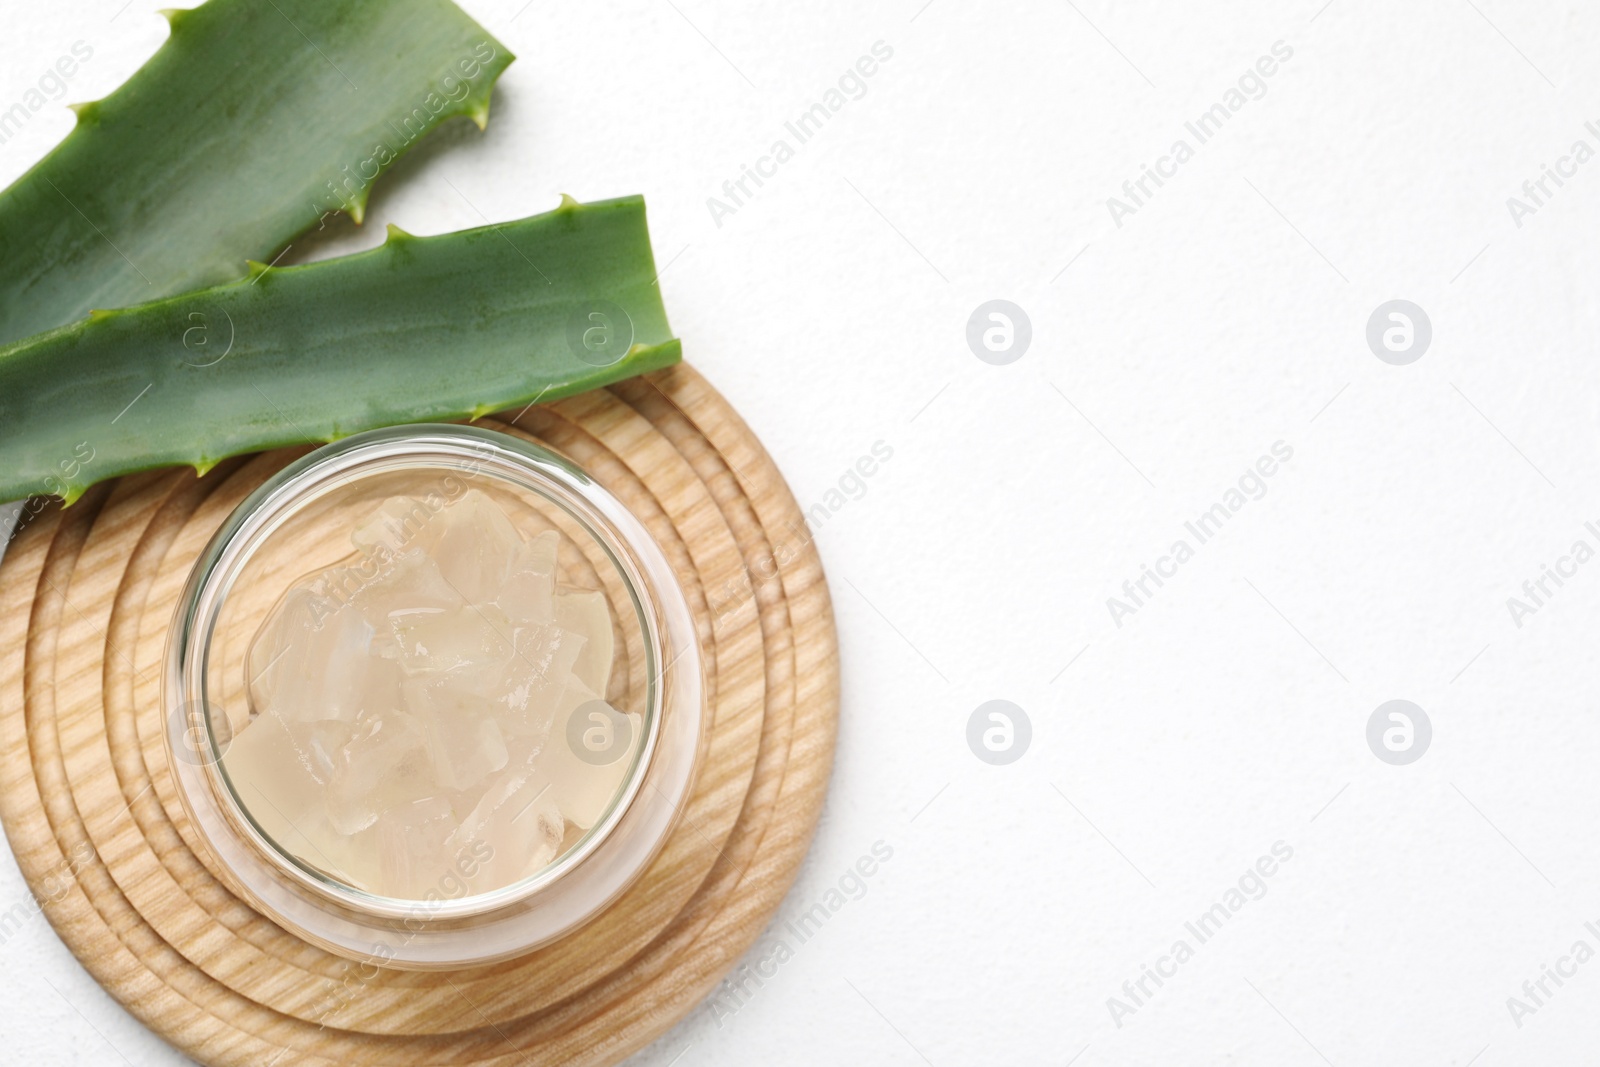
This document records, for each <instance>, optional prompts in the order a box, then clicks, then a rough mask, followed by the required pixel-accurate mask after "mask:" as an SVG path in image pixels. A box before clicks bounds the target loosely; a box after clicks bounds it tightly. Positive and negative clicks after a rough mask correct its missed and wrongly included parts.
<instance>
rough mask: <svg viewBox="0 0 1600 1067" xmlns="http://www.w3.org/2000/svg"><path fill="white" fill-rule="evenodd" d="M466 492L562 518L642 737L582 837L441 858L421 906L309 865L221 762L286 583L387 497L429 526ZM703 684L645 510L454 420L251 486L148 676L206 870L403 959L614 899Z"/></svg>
mask: <svg viewBox="0 0 1600 1067" xmlns="http://www.w3.org/2000/svg"><path fill="white" fill-rule="evenodd" d="M472 490H477V491H479V492H483V493H485V494H487V495H488V496H489V497H490V498H491V499H493V500H494V501H495V502H496V503H497V504H498V505H499V506H500V507H501V509H502V510H504V511H505V512H506V514H507V515H508V517H510V518H511V520H512V525H513V526H514V527H515V528H516V529H517V530H518V532H519V533H521V534H524V535H527V534H537V533H540V532H543V531H548V530H555V531H557V533H558V534H559V535H560V536H559V554H558V560H559V577H560V579H561V581H562V582H563V583H565V584H570V585H573V586H577V587H580V588H588V589H596V590H599V591H600V592H602V593H603V594H604V598H603V599H604V603H605V604H606V606H607V610H608V611H609V613H610V615H611V619H612V623H613V633H614V635H615V637H614V644H615V649H616V652H615V657H616V659H615V662H614V667H613V670H612V673H611V675H610V678H609V682H608V683H607V691H606V692H605V693H604V694H602V696H604V697H605V698H606V700H607V701H608V702H609V703H610V704H611V705H612V706H613V707H614V708H616V709H617V710H618V711H627V712H630V713H635V714H637V716H638V718H637V720H634V719H633V717H632V716H631V715H630V716H628V717H626V718H625V719H624V718H623V717H622V716H618V718H619V719H620V720H622V725H623V727H624V729H626V724H627V722H631V721H637V722H638V723H639V724H641V725H639V726H638V727H637V728H638V730H639V733H640V735H641V736H640V738H639V740H638V743H637V744H632V746H631V747H630V748H629V750H628V751H629V752H631V765H630V766H629V768H628V769H627V771H626V772H625V773H624V774H623V775H622V776H621V779H620V781H621V784H620V786H618V787H617V789H616V791H615V793H614V795H613V796H612V800H611V802H610V804H609V805H608V806H607V807H606V808H605V810H604V813H603V815H601V816H599V817H598V818H597V819H595V820H594V821H593V823H592V825H591V826H590V827H589V828H587V829H586V830H582V831H579V830H578V828H576V827H574V826H571V825H570V824H569V826H568V835H567V838H565V839H563V840H562V842H561V851H560V852H559V853H558V854H557V856H556V858H555V859H553V860H551V861H550V862H549V863H548V864H546V865H545V866H544V867H543V868H542V869H539V870H537V871H536V872H534V873H532V874H530V875H528V876H526V877H523V878H521V880H519V881H515V882H513V883H512V884H508V885H504V886H500V887H498V888H493V889H491V890H490V891H486V892H479V891H475V890H473V889H471V888H469V886H468V873H469V872H466V871H465V870H464V869H463V870H462V871H459V872H458V871H453V870H448V869H447V870H445V871H444V872H443V873H442V875H441V877H440V879H439V883H438V885H437V886H436V887H434V888H433V889H431V890H430V891H428V892H426V893H424V894H421V895H420V896H419V897H418V899H411V898H400V897H385V896H379V895H375V894H373V893H371V892H368V891H366V890H365V889H363V888H360V887H358V886H357V885H353V884H348V883H347V882H346V881H344V880H342V879H341V877H340V875H339V873H338V870H337V868H336V867H332V866H331V865H327V864H321V863H318V862H315V858H314V857H311V858H309V859H308V856H307V855H306V854H305V849H304V848H303V847H302V848H296V847H290V846H288V845H286V844H284V843H283V842H280V841H278V840H275V839H274V837H273V836H272V835H271V834H269V833H268V832H267V831H265V830H263V829H262V826H261V825H260V820H258V819H257V818H255V817H253V816H252V812H251V807H250V804H248V803H246V802H244V801H242V800H241V790H240V788H239V787H238V785H239V783H235V782H234V781H232V779H231V778H230V775H229V773H228V761H227V759H226V755H227V751H228V746H229V745H230V743H231V741H232V739H233V738H234V736H235V734H236V732H237V731H239V730H241V729H243V728H245V727H246V726H248V725H249V723H250V721H251V717H252V716H253V715H257V714H259V709H256V708H253V707H252V698H251V686H250V679H249V677H248V676H247V675H248V671H247V666H248V661H249V655H248V653H249V648H250V645H251V642H252V641H253V640H254V639H255V637H256V635H257V634H258V633H260V632H261V630H262V625H263V622H264V620H265V619H266V618H267V617H268V615H269V613H270V612H271V611H272V609H273V607H274V605H276V604H278V603H279V602H280V601H282V600H283V598H284V596H285V593H286V591H287V590H289V589H290V587H291V586H293V585H294V584H295V583H296V582H297V581H300V580H302V579H304V578H305V577H306V576H307V575H309V574H312V573H315V572H317V571H320V570H323V569H325V568H328V567H330V566H332V565H334V564H336V563H339V562H340V561H341V560H348V558H350V557H351V555H352V549H351V532H352V530H353V529H354V528H355V526H356V524H357V523H358V522H359V521H360V520H361V519H362V518H364V517H366V516H369V515H370V514H371V513H372V511H373V509H374V508H375V507H377V506H379V505H380V504H382V502H383V501H385V500H392V499H394V498H396V497H403V498H409V500H410V501H413V502H417V505H418V511H417V515H418V516H419V521H426V517H427V515H428V514H436V513H437V512H438V511H439V510H441V509H443V508H445V507H448V506H449V505H450V504H452V503H453V502H454V501H455V500H458V499H460V498H461V497H462V496H463V495H464V494H465V493H467V492H469V491H472ZM703 690H704V680H703V677H702V659H701V653H700V648H699V643H698V641H697V640H696V636H695V625H694V619H693V616H692V615H691V613H690V610H689V606H688V602H687V601H686V599H685V597H684V594H683V590H682V589H681V587H680V586H679V585H678V582H677V579H676V577H675V575H674V574H673V571H672V568H671V566H670V565H669V563H668V562H667V559H666V556H665V555H664V554H663V553H662V551H661V549H660V547H659V546H658V545H657V544H656V542H655V541H654V539H653V538H652V537H651V536H650V534H649V532H648V531H647V530H646V529H645V527H644V525H643V523H641V522H640V521H639V520H638V518H636V517H635V516H634V515H633V514H632V513H631V512H630V511H629V510H628V509H627V508H626V507H625V506H624V505H623V504H622V503H621V502H620V501H619V500H618V499H617V498H616V497H614V496H613V495H612V494H611V493H609V492H608V491H606V490H605V489H604V488H602V487H601V486H600V485H598V484H597V483H596V482H594V481H593V480H592V479H590V478H589V477H588V476H587V475H585V474H584V473H583V471H581V470H580V469H579V468H577V467H576V466H574V465H573V464H572V463H570V462H569V461H567V460H566V459H564V458H562V457H560V456H558V455H556V454H555V453H553V452H550V451H549V450H547V449H544V448H540V447H538V446H536V445H533V444H529V443H527V442H525V441H523V440H521V439H520V438H517V437H513V436H511V435H509V434H504V433H498V432H494V431H490V430H485V429H481V428H477V427H471V426H458V425H414V426H405V427H397V428H391V429H383V430H374V431H370V432H367V433H361V434H357V435H355V436H353V437H349V438H346V439H344V440H342V441H339V442H337V443H335V444H331V445H327V446H324V447H322V448H319V449H317V450H316V451H314V452H312V453H310V454H309V455H307V456H305V457H303V458H301V459H300V460H298V461H296V462H294V463H291V464H290V465H289V466H287V467H285V468H284V469H283V470H282V471H280V472H279V473H277V474H276V475H274V476H273V477H271V478H270V479H268V480H267V482H266V483H265V484H263V485H262V486H261V487H260V488H258V489H257V490H256V491H255V492H253V493H251V494H250V496H249V497H248V498H247V499H246V500H245V501H244V502H243V503H242V504H240V505H239V506H238V507H237V508H236V509H235V510H234V512H233V513H232V514H231V515H230V516H229V518H228V519H227V520H226V521H225V522H224V523H223V524H222V526H221V528H220V529H218V531H217V532H216V534H215V535H214V536H213V537H212V539H211V541H210V543H209V544H208V545H207V547H206V549H205V551H204V552H203V553H202V554H201V556H200V558H199V560H198V562H197V563H196V564H195V566H194V569H193V571H192V572H191V573H190V576H189V580H188V583H187V584H186V586H185V588H184V590H183V593H182V595H181V597H180V599H179V602H178V607H177V612H176V615H175V618H174V620H173V625H172V628H171V630H170V632H169V635H168V640H167V651H166V661H165V667H164V674H163V699H164V702H165V706H166V712H167V723H168V727H167V752H168V757H169V764H170V766H171V768H172V772H173V776H174V779H175V781H176V785H177V792H178V795H179V797H180V798H181V801H182V803H183V805H184V808H185V810H186V811H187V812H188V814H189V816H190V819H191V822H192V824H193V826H194V829H195V831H196V833H197V834H198V836H199V838H200V840H201V842H202V843H203V846H204V847H205V848H206V849H207V850H208V851H209V852H210V853H211V857H212V859H213V860H214V863H213V864H212V866H213V869H214V870H216V871H218V872H219V873H220V874H221V875H222V876H223V877H224V879H225V881H226V882H227V883H228V884H229V886H230V888H231V889H232V890H233V891H234V892H236V893H238V894H239V895H241V896H243V897H244V898H245V899H247V900H249V901H250V902H251V903H252V904H254V905H255V907H256V908H257V909H258V910H260V911H261V912H263V913H264V914H266V915H267V916H268V917H270V918H271V919H273V920H274V921H275V922H277V923H278V924H279V925H281V926H283V927H284V928H286V929H288V930H290V931H291V932H293V933H295V934H298V935H299V936H301V937H303V938H305V939H306V940H308V941H310V942H312V943H314V944H317V945H320V946H322V947H323V948H325V949H327V950H329V951H331V952H334V953H337V954H339V955H341V956H345V957H347V958H351V959H359V960H363V961H369V962H371V961H376V962H378V963H381V964H384V965H388V966H396V967H407V968H417V969H426V968H444V967H460V966H467V965H471V964H477V963H486V962H491V961H494V960H501V959H506V958H510V957H513V956H516V955H519V954H522V953H525V952H527V951H529V950H530V949H532V948H535V947H537V946H539V945H542V944H546V943H548V942H550V941H552V940H554V939H556V938H559V937H561V936H563V935H564V934H567V933H570V932H571V931H573V930H575V929H577V928H578V927H580V926H581V925H583V924H584V923H586V922H588V921H589V920H591V919H593V918H594V917H595V916H596V915H598V914H599V913H600V912H601V911H602V910H604V909H605V908H606V907H607V906H608V905H609V904H611V903H612V902H613V901H614V900H616V898H617V897H618V896H619V895H620V894H621V893H622V892H623V891H624V890H625V889H626V888H627V887H628V886H629V885H630V884H632V882H633V881H634V880H635V879H636V878H637V877H638V876H639V875H640V874H641V873H642V872H643V870H644V869H645V867H646V866H647V865H648V864H649V862H650V860H651V859H652V858H653V857H654V856H655V855H656V853H657V852H658V851H659V849H660V848H661V846H662V844H663V843H664V842H665V841H666V838H667V836H668V834H669V833H670V832H671V830H672V828H673V826H674V825H675V823H676V820H677V816H678V813H679V811H680V810H681V808H682V806H683V804H684V802H685V800H686V799H687V797H688V794H689V789H690V786H691V783H692V779H693V776H694V771H695V766H696V763H697V759H698V754H699V751H700V749H701V747H702V737H701V732H702V723H701V719H702V704H703ZM574 718H576V715H574ZM601 725H602V726H605V725H606V724H605V723H601ZM569 736H571V737H572V742H571V743H574V744H576V743H578V742H577V740H576V737H577V735H576V734H575V732H574V731H572V730H564V731H563V730H557V731H553V732H552V733H551V735H550V736H549V738H548V739H547V740H546V741H545V744H546V745H558V744H566V743H569ZM582 736H585V737H587V736H588V735H586V734H585V735H582ZM579 755H580V757H581V755H582V754H581V753H579ZM591 762H592V760H591ZM279 836H286V835H284V834H280V835H279ZM408 840H409V839H408ZM457 859H458V861H461V862H469V863H470V862H471V860H470V859H463V858H462V857H458V858H457ZM351 881H355V879H351Z"/></svg>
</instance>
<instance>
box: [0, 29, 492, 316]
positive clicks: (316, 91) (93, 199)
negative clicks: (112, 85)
mask: <svg viewBox="0 0 1600 1067" xmlns="http://www.w3.org/2000/svg"><path fill="white" fill-rule="evenodd" d="M165 14H166V16H167V18H168V20H169V22H170V23H171V36H170V37H168V39H167V40H166V42H165V43H164V44H163V45H162V46H161V48H160V49H159V50H158V51H157V52H156V54H155V55H154V56H153V57H151V59H150V61H149V62H148V63H146V64H145V65H144V67H143V68H141V69H140V70H139V71H138V72H136V73H135V74H134V75H133V77H132V78H130V79H129V80H128V81H127V82H126V83H124V84H123V85H122V86H121V87H119V88H118V89H117V90H115V91H114V92H112V93H111V95H109V96H107V97H105V98H104V99H102V100H100V101H97V102H95V103H92V104H80V105H77V106H76V107H75V108H74V110H75V111H76V112H77V117H78V122H77V126H76V127H75V128H74V129H73V130H72V132H71V133H69V134H68V135H67V137H66V139H65V140H63V141H62V142H61V143H60V144H59V145H57V146H56V148H55V149H53V150H52V151H51V152H50V154H49V155H47V156H45V158H44V159H43V160H41V161H40V162H39V163H38V164H37V165H36V166H34V167H33V169H31V170H30V171H28V172H27V173H26V174H24V175H23V176H22V177H21V178H19V179H18V180H17V181H16V182H15V183H14V184H13V185H12V186H11V187H10V188H8V189H6V190H5V191H4V192H3V193H0V248H3V249H4V250H5V255H4V256H0V343H4V342H7V341H13V340H16V339H18V338H21V337H25V336H27V335H29V334H34V333H38V332H39V331H41V330H46V329H49V328H51V327H54V326H60V325H61V324H63V323H66V322H70V321H72V320H73V319H75V318H77V317H78V316H80V315H82V314H84V313H85V312H87V311H88V310H89V309H90V308H96V307H121V306H124V305H127V304H133V303H138V302H142V301H146V300H153V299H156V298H158V297H163V296H170V295H172V294H173V293H179V292H183V291H185V290H189V289H198V288H201V287H203V286H208V285H217V284H220V283H222V282H225V281H231V280H233V279H236V278H238V277H239V276H240V267H241V264H242V263H243V262H244V260H245V259H246V258H255V259H267V260H270V259H271V258H272V255H273V253H275V252H277V251H279V250H280V249H282V248H283V247H284V246H285V245H286V244H287V243H288V242H289V241H291V240H293V239H294V237H295V236H296V235H297V234H299V233H301V232H303V231H305V230H307V229H310V228H311V227H313V226H317V225H319V224H320V221H321V220H322V219H323V218H324V217H325V216H326V215H327V214H328V213H331V212H333V211H344V212H347V213H348V214H350V215H351V216H353V217H354V218H355V220H356V221H357V222H360V221H361V216H362V214H363V211H364V209H365V205H366V201H367V194H368V192H369V191H370V190H371V187H372V181H373V179H375V178H376V177H377V175H378V174H379V173H380V172H381V171H382V170H384V169H385V168H386V167H388V166H389V165H390V164H391V163H393V162H394V160H395V158H397V157H398V156H399V155H400V154H401V153H402V152H404V151H405V150H406V148H407V147H409V146H410V145H411V144H413V143H415V142H416V140H417V139H419V138H420V137H422V136H423V135H424V134H426V133H427V132H428V131H429V130H431V129H432V128H433V127H435V126H437V125H438V124H439V123H441V122H443V121H445V120H446V119H447V118H450V117H451V116H455V115H465V116H468V117H470V118H471V119H473V120H474V121H475V122H476V123H477V124H478V125H479V126H480V127H481V126H483V125H484V123H485V122H487V120H488V114H489V94H490V91H491V89H492V87H493V84H494V81H495V79H496V78H497V77H499V75H500V72H501V71H502V70H504V69H505V67H506V66H507V65H508V64H510V62H511V60H512V58H513V57H512V55H511V53H510V52H509V51H507V50H506V48H505V46H504V45H502V44H500V42H498V41H496V40H495V39H494V38H493V37H491V36H489V34H488V33H487V32H486V31H485V30H484V29H483V28H482V27H481V26H479V25H478V24H477V23H476V22H474V21H473V20H472V19H471V18H469V17H468V16H467V15H466V14H465V13H464V12H463V11H461V9H459V8H458V7H456V6H455V5H454V4H452V3H450V2H449V0H209V2H208V3H205V4H202V5H201V6H200V7H197V8H194V9H193V10H188V11H169V12H165ZM469 72H470V73H469Z"/></svg>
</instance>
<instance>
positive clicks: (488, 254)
mask: <svg viewBox="0 0 1600 1067" xmlns="http://www.w3.org/2000/svg"><path fill="white" fill-rule="evenodd" d="M680 358H681V352H680V346H679V344H678V342H677V341H676V340H674V339H673V337H672V332H671V330H670V328H669V327H668V325H667V318H666V312H665V310H664V309H663V308H662V306H661V296H660V290H659V289H658V288H657V286H656V269H655V261H654V257H653V256H652V255H651V252H650V236H649V232H648V230H647V228H646V224H645V209H644V200H643V199H642V198H641V197H628V198H624V199H619V200H606V201H600V202H597V203H593V204H579V203H577V202H576V201H573V200H571V199H570V198H563V201H562V205H561V206H560V207H559V208H557V209H556V210H554V211H552V212H548V213H546V214H543V215H536V216H534V217H532V218H528V219H523V220H521V221H518V222H509V223H505V224H502V225H496V226H485V227H481V228H478V229H473V230H463V231H460V232H457V233H448V234H441V235H439V236H437V237H413V236H411V235H409V234H406V233H404V232H403V231H401V230H399V229H396V228H394V227H390V230H389V237H388V240H387V241H385V243H384V244H383V245H381V246H379V247H378V248H374V249H371V250H370V251H366V252H360V253H357V254H355V255H351V256H344V257H342V258H339V259H330V260H324V261H322V262H320V263H311V264H307V265H305V266H301V267H279V268H270V267H266V266H264V265H262V264H259V263H258V264H252V265H251V274H250V277H249V278H248V279H247V280H241V281H238V282H234V283H231V284H228V285H222V286H217V287H214V288H210V289H202V290H198V291H196V292H192V293H184V294H181V295H179V296H175V297H169V298H167V299H164V300H156V301H152V302H150V303H146V304H140V305H137V306H135V307H130V308H123V309H121V310H117V311H94V312H91V313H90V315H89V318H88V319H86V320H83V321H80V322H77V323H74V324H72V325H70V326H63V327H60V328H58V329H55V330H51V331H49V332H47V333H43V334H39V335H37V336H35V337H31V338H28V339H26V340H23V341H19V342H16V343H14V344H11V345H8V346H6V347H3V348H0V501H6V500H15V499H19V498H21V497H26V496H32V495H43V494H53V495H56V496H60V497H63V498H64V499H65V500H66V501H67V502H68V503H70V502H71V501H73V500H75V499H77V497H78V496H80V495H81V494H82V493H83V491H84V490H85V489H86V488H88V487H89V486H90V485H92V484H94V483H95V482H98V481H101V480H102V479H105V478H110V477H114V476H116V475H121V474H128V473H132V472H134V471H140V470H147V469H150V468H153V467H166V466H185V465H186V466H192V467H194V468H196V470H199V471H202V472H203V471H205V470H209V469H210V468H211V466H213V465H214V464H215V463H216V462H217V461H219V460H221V459H224V458H226V457H228V456H234V455H239V454H240V453H244V452H254V451H257V450H260V449H265V448H275V447H278V446H281V445H289V444H301V443H307V442H325V441H333V440H336V439H338V438H340V437H345V436H348V435H350V434H352V433H355V432H357V431H359V430H365V429H370V428H372V427H376V426H388V425H394V424H398V423H405V422H420V421H429V420H444V419H464V418H477V417H479V416H481V415H484V414H487V413H489V412H491V411H501V410H505V409H507V408H515V407H518V406H521V405H526V404H532V403H534V402H537V401H550V400H555V399H558V398H560V397H563V396H569V395H571V394H573V393H578V392H582V391H584V390H587V389H594V388H597V387H599V386H602V385H606V384H608V383H610V382H614V381H617V380H619V379H622V378H626V377H630V376H632V375H635V374H642V373H644V372H646V371H651V370H657V369H659V368H662V367H666V366H669V365H671V364H673V363H676V362H678V360H679V359H680ZM602 364H603V365H602ZM63 368H70V369H68V370H64V369H63Z"/></svg>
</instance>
